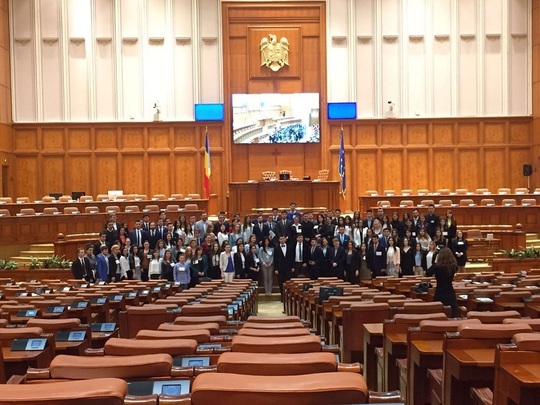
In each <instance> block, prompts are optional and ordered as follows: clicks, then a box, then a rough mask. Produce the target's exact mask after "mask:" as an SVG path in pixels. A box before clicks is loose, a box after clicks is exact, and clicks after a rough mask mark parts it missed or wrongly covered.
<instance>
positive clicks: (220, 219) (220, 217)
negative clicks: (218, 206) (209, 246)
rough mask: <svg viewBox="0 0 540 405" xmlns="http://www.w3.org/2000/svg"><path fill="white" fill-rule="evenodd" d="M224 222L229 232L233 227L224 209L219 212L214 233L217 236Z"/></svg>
mask: <svg viewBox="0 0 540 405" xmlns="http://www.w3.org/2000/svg"><path fill="white" fill-rule="evenodd" d="M222 224H223V225H225V229H226V230H227V232H229V228H230V227H231V225H230V224H229V223H228V222H227V220H226V218H225V212H224V211H220V213H219V214H218V221H217V222H216V223H215V224H214V235H216V236H217V234H218V233H219V228H220V227H221V225H222Z"/></svg>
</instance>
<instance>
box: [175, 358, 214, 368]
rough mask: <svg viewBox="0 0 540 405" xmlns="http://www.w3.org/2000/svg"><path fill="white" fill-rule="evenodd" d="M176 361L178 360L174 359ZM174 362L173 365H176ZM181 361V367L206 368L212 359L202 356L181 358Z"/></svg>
mask: <svg viewBox="0 0 540 405" xmlns="http://www.w3.org/2000/svg"><path fill="white" fill-rule="evenodd" d="M174 360H176V359H174ZM174 360H173V365H176V364H174ZM178 360H180V364H179V366H180V367H205V366H209V365H210V357H208V356H201V357H180V358H178Z"/></svg>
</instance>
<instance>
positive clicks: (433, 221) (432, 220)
mask: <svg viewBox="0 0 540 405" xmlns="http://www.w3.org/2000/svg"><path fill="white" fill-rule="evenodd" d="M440 227H441V220H440V218H439V216H438V215H437V214H435V205H433V204H429V206H428V214H427V215H426V231H427V233H428V234H429V236H430V237H431V239H433V238H434V237H435V231H436V230H437V228H440Z"/></svg>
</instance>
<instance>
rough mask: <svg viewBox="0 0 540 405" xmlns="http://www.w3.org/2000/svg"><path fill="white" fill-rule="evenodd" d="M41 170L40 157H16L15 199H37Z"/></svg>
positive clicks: (34, 155) (32, 155)
mask: <svg viewBox="0 0 540 405" xmlns="http://www.w3.org/2000/svg"><path fill="white" fill-rule="evenodd" d="M40 169H41V167H40V161H39V158H38V155H36V154H31V155H30V154H28V155H18V154H16V155H15V176H14V177H15V194H16V195H15V197H28V198H30V199H31V200H32V199H36V198H37V196H38V189H39V186H38V181H39V179H40V178H41V176H40Z"/></svg>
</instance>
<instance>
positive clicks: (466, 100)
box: [327, 0, 532, 118]
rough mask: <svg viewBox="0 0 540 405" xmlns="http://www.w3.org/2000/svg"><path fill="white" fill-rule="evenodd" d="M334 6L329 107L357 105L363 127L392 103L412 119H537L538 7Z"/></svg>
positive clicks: (392, 0)
mask: <svg viewBox="0 0 540 405" xmlns="http://www.w3.org/2000/svg"><path fill="white" fill-rule="evenodd" d="M327 5H328V8H329V10H328V15H329V16H330V18H329V19H328V36H329V40H328V45H329V46H328V49H329V50H328V55H329V57H328V86H329V88H328V95H329V96H328V98H329V99H328V101H356V102H357V107H358V117H360V118H364V117H365V118H371V117H385V116H387V112H388V101H393V102H394V103H395V104H396V106H395V108H394V116H402V117H417V116H418V117H456V116H505V115H530V114H531V110H532V109H531V91H530V89H531V82H530V80H531V27H530V21H531V18H530V7H531V5H530V0H337V1H334V0H332V1H328V2H327ZM345 10H347V11H350V14H349V15H352V16H353V18H347V17H346V16H344V15H343V13H344V11H345ZM347 55H352V57H350V58H348V59H347Z"/></svg>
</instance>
